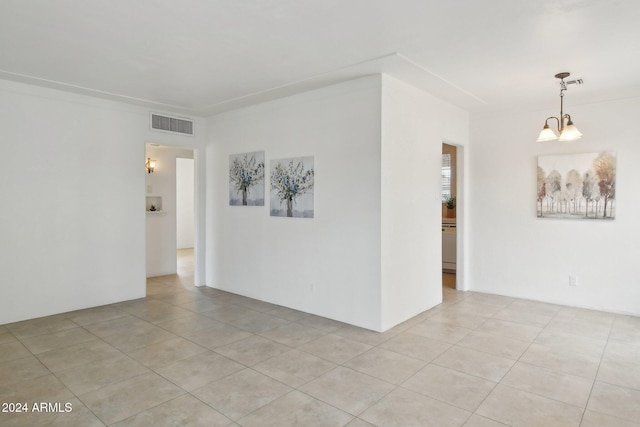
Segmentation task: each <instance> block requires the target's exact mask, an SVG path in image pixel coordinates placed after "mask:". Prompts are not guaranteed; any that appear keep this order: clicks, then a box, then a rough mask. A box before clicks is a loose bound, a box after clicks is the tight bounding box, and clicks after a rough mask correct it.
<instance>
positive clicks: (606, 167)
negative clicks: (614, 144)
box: [536, 151, 616, 219]
mask: <svg viewBox="0 0 640 427" xmlns="http://www.w3.org/2000/svg"><path fill="white" fill-rule="evenodd" d="M536 204H537V211H538V217H540V218H567V219H614V218H615V217H616V153H615V152H611V151H605V152H601V153H583V154H564V155H551V156H539V157H538V195H537V200H536Z"/></svg>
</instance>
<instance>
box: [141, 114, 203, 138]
mask: <svg viewBox="0 0 640 427" xmlns="http://www.w3.org/2000/svg"><path fill="white" fill-rule="evenodd" d="M151 129H155V130H161V131H164V132H172V133H179V134H182V135H193V121H192V120H185V119H179V118H177V117H169V116H161V115H159V114H154V113H151Z"/></svg>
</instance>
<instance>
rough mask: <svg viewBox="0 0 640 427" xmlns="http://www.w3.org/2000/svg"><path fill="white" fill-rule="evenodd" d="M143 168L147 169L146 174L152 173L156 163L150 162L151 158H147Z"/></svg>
mask: <svg viewBox="0 0 640 427" xmlns="http://www.w3.org/2000/svg"><path fill="white" fill-rule="evenodd" d="M144 167H145V168H147V172H148V173H153V171H154V170H155V168H156V161H155V160H152V159H151V157H147V163H145V164H144Z"/></svg>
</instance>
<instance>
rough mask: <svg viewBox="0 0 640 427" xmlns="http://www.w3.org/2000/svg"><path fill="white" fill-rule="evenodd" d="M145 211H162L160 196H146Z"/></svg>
mask: <svg viewBox="0 0 640 427" xmlns="http://www.w3.org/2000/svg"><path fill="white" fill-rule="evenodd" d="M146 211H147V212H162V197H161V196H147V206H146Z"/></svg>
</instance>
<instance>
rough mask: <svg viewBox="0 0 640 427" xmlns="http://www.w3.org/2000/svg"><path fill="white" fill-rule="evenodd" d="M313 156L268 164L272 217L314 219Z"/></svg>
mask: <svg viewBox="0 0 640 427" xmlns="http://www.w3.org/2000/svg"><path fill="white" fill-rule="evenodd" d="M314 175H315V171H314V166H313V156H307V157H296V158H290V159H278V160H272V161H271V198H270V199H271V216H284V217H290V218H313V186H314Z"/></svg>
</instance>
